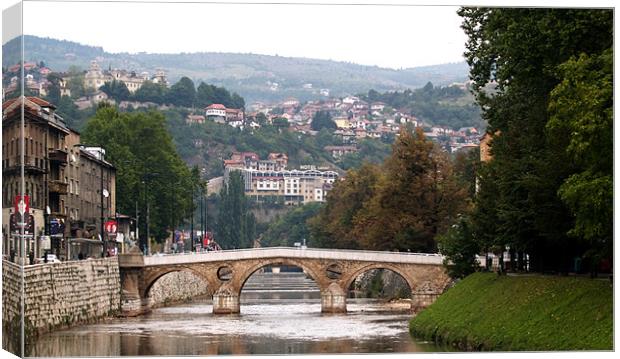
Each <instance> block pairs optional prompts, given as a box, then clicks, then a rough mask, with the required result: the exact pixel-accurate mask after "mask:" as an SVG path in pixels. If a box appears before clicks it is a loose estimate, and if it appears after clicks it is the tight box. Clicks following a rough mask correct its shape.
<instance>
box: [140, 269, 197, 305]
mask: <svg viewBox="0 0 620 359" xmlns="http://www.w3.org/2000/svg"><path fill="white" fill-rule="evenodd" d="M207 290H208V289H207V282H206V281H204V280H202V279H201V278H200V277H198V276H196V275H194V274H192V273H188V272H173V273H169V274H166V275H164V276H162V277H161V278H159V279H158V280H157V282H155V284H153V286H152V287H151V289H150V291H149V304H150V306H151V308H155V307H161V306H164V305H168V304H172V303H175V302H183V301H187V300H191V299H193V298H195V297H198V296H203V295H206V294H207Z"/></svg>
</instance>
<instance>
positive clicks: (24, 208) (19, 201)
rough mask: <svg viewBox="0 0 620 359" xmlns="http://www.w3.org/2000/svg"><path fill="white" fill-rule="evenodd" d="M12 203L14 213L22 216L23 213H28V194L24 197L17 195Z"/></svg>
mask: <svg viewBox="0 0 620 359" xmlns="http://www.w3.org/2000/svg"><path fill="white" fill-rule="evenodd" d="M13 204H14V206H15V213H19V214H21V215H22V216H23V215H24V213H30V196H28V195H24V198H22V196H19V195H17V196H15V199H14V201H13Z"/></svg>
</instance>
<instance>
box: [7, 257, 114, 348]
mask: <svg viewBox="0 0 620 359" xmlns="http://www.w3.org/2000/svg"><path fill="white" fill-rule="evenodd" d="M2 269H3V270H2V279H3V281H2V300H3V306H2V324H3V326H5V328H6V326H11V323H14V321H15V318H16V315H17V318H18V320H19V313H20V304H19V301H20V295H21V293H20V285H19V280H20V279H21V278H20V273H19V267H18V266H15V265H14V264H12V263H9V262H6V261H3V265H2ZM24 281H25V309H24V310H25V323H26V328H25V331H26V335H27V336H29V335H31V334H36V333H42V332H46V331H50V330H52V329H55V328H60V327H66V326H69V325H73V324H78V323H87V322H93V321H96V320H97V319H100V318H103V317H107V316H110V315H114V314H116V313H117V312H119V310H120V294H121V293H120V290H121V289H120V277H119V267H118V260H117V258H116V257H112V258H105V259H93V260H85V261H69V262H62V263H47V264H37V265H32V266H26V267H24ZM17 323H19V321H18V322H17ZM17 329H18V330H19V328H17ZM27 340H28V338H27Z"/></svg>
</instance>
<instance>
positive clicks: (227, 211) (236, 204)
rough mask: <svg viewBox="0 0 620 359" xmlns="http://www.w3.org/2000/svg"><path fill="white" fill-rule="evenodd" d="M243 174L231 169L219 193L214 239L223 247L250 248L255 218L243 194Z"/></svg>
mask: <svg viewBox="0 0 620 359" xmlns="http://www.w3.org/2000/svg"><path fill="white" fill-rule="evenodd" d="M243 183H244V182H243V175H242V174H241V173H240V172H239V171H232V172H231V173H230V174H229V178H228V181H227V182H226V183H225V185H224V186H223V187H222V190H221V191H220V195H219V208H218V217H217V218H218V219H217V226H216V228H215V234H216V237H215V238H216V241H217V242H218V243H219V245H220V246H222V248H224V249H232V248H251V247H253V245H254V239H255V235H256V220H255V218H254V215H253V214H252V212H251V211H250V208H249V204H248V200H247V198H246V196H245V190H244V184H243Z"/></svg>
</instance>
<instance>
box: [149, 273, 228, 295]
mask: <svg viewBox="0 0 620 359" xmlns="http://www.w3.org/2000/svg"><path fill="white" fill-rule="evenodd" d="M176 272H185V273H191V274H193V275H195V276H196V277H198V278H200V279H201V280H202V281H204V282H205V284H206V285H207V293H209V294H210V293H213V291H214V290H215V289H216V287H215V284H214V283H213V282H212V280H210V278H208V277H207V276H205V275H204V274H203V273H201V272H200V271H198V270H195V269H194V268H192V267H191V266H188V267H185V266H174V267H169V268H165V269H163V270H158V271H155V272H153V273H150V275H148V276H146V278H145V281H144V288H143V290H142V293H141V297H142V298H145V299H146V298H148V297H149V293H150V291H151V288H152V287H153V285H154V284H155V283H157V281H158V280H159V279H161V278H162V277H163V276H165V275H167V274H170V273H176Z"/></svg>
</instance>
